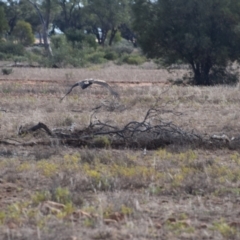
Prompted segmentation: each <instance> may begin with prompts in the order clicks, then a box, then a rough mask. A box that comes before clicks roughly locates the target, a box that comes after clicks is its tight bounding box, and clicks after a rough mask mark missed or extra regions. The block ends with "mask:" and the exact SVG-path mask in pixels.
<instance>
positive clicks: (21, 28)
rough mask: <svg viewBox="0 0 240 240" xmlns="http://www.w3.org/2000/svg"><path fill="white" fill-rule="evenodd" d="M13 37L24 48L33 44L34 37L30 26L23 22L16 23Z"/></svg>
mask: <svg viewBox="0 0 240 240" xmlns="http://www.w3.org/2000/svg"><path fill="white" fill-rule="evenodd" d="M13 35H14V36H15V38H16V39H17V40H19V42H20V43H22V44H23V45H24V46H29V45H32V44H33V43H34V35H33V32H32V26H31V25H30V23H27V22H25V21H18V22H17V24H16V26H15V27H14V31H13Z"/></svg>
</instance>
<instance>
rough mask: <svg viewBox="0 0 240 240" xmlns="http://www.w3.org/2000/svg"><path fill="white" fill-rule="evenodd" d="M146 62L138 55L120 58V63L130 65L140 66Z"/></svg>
mask: <svg viewBox="0 0 240 240" xmlns="http://www.w3.org/2000/svg"><path fill="white" fill-rule="evenodd" d="M145 61H146V58H145V57H143V56H140V55H125V56H123V58H122V62H124V63H127V64H130V65H140V64H143V63H144V62H145Z"/></svg>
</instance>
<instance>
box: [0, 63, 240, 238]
mask: <svg viewBox="0 0 240 240" xmlns="http://www.w3.org/2000/svg"><path fill="white" fill-rule="evenodd" d="M66 71H67V74H69V75H66ZM68 71H69V72H68ZM90 73H91V75H90ZM179 74H182V73H179ZM39 76H41V77H42V78H41V79H39ZM17 77H18V78H17ZM89 77H94V78H99V79H104V80H107V81H116V82H118V81H124V82H126V84H124V85H117V84H116V85H114V84H113V83H112V85H113V87H114V88H115V89H117V91H118V92H119V94H120V96H121V98H120V100H119V101H118V100H116V99H113V98H112V96H111V95H110V94H109V93H108V91H107V90H106V89H104V88H101V87H99V86H92V87H90V88H88V89H86V90H84V91H82V90H81V89H77V88H76V89H74V91H73V92H72V93H71V94H70V95H69V96H68V97H66V99H64V101H63V102H62V103H60V102H59V99H60V97H61V96H62V95H63V94H64V93H65V91H66V90H67V88H68V86H70V85H71V84H72V83H74V82H75V81H77V80H81V79H84V78H89ZM168 77H171V75H169V76H168V75H167V73H166V72H165V71H163V70H151V69H147V70H146V69H125V68H124V67H116V68H115V67H113V66H110V67H109V68H107V67H106V68H101V69H94V70H92V69H88V70H86V69H80V70H73V69H71V70H69V69H68V70H60V69H59V70H53V69H51V70H50V69H14V73H13V74H12V75H9V76H7V79H6V77H5V76H4V77H3V76H1V77H0V78H1V79H2V80H6V81H1V85H0V102H1V104H0V110H1V111H0V119H1V121H0V124H1V125H0V127H1V128H0V129H1V141H2V144H0V157H1V158H0V192H1V198H0V233H1V234H0V239H153V238H154V239H204V238H205V239H206V238H207V239H239V238H240V233H239V232H240V231H239V230H240V222H239V210H238V208H239V207H238V205H239V203H238V201H239V194H240V191H239V184H240V178H239V176H240V172H239V164H240V155H239V153H238V151H239V148H237V149H236V150H235V151H233V150H229V149H228V148H223V149H212V150H211V149H208V150H206V149H189V146H181V147H174V146H172V147H171V146H169V147H167V148H164V149H156V150H153V151H149V150H147V154H146V155H144V154H143V149H140V148H138V149H122V150H120V149H111V148H110V149H109V148H106V149H88V148H84V147H82V148H71V147H70V146H68V147H67V146H63V145H60V144H59V143H57V141H54V142H52V143H51V144H50V145H49V146H44V145H33V146H23V145H19V146H17V145H16V144H17V143H23V142H28V141H32V140H33V139H34V141H35V140H36V142H37V140H39V139H45V138H48V136H46V134H44V133H43V132H42V131H41V130H40V131H39V132H35V133H33V134H31V133H29V134H26V135H24V136H18V135H17V131H18V128H19V126H20V125H25V124H33V125H34V124H37V123H38V122H43V123H45V124H46V125H47V126H48V127H49V128H51V129H52V128H57V127H66V128H67V127H70V126H71V125H72V124H73V123H74V124H75V127H76V128H78V129H82V128H84V127H86V126H88V124H89V121H90V116H91V114H92V113H93V109H94V108H96V107H98V106H101V108H99V109H98V110H97V112H96V113H95V116H96V117H97V119H98V120H100V121H101V122H108V123H112V124H114V125H117V126H124V125H125V124H126V123H128V122H129V121H133V120H136V121H142V119H143V117H144V115H145V114H146V111H147V110H148V109H149V108H150V107H151V106H153V105H154V104H156V102H157V105H158V106H159V107H160V106H165V107H164V109H165V110H168V109H169V110H171V111H173V110H174V112H181V113H182V114H181V115H180V116H179V115H174V114H172V113H169V112H165V113H163V114H162V115H161V118H162V119H163V120H167V121H172V122H173V123H174V124H176V125H178V126H181V127H182V128H183V129H188V130H191V129H194V130H196V131H198V132H199V133H201V134H206V135H208V136H211V135H212V134H223V133H224V134H226V135H228V136H229V137H230V138H231V137H233V136H235V137H237V136H238V129H239V127H240V123H239V116H240V115H239V111H238V106H239V103H240V95H239V87H224V86H216V87H210V88H207V87H201V88H200V87H190V86H188V87H181V86H173V87H170V88H169V86H167V85H157V84H156V85H150V86H142V85H140V84H138V85H137V84H136V86H134V87H132V86H129V85H128V84H127V83H129V82H132V81H136V82H142V81H146V82H148V81H149V82H154V81H158V80H160V81H165V80H166V78H168ZM15 78H17V79H18V80H21V81H20V82H19V81H15ZM113 78H114V79H113ZM173 78H174V77H173ZM11 80H12V81H11ZM26 80H44V81H45V82H37V81H36V82H31V81H29V82H28V81H26ZM51 80H52V81H51ZM58 80H59V81H58ZM167 89H168V90H167ZM165 90H167V91H166V92H165V93H164V94H162V92H164V91H165ZM159 97H160V99H159ZM157 99H158V101H157ZM111 104H115V105H116V106H118V107H119V108H116V109H115V110H114V111H111V110H110V109H109V106H111ZM97 119H95V121H98V120H97ZM152 121H154V119H153V120H152ZM4 141H6V142H8V143H14V144H13V145H9V144H4Z"/></svg>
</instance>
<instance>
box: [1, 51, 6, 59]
mask: <svg viewBox="0 0 240 240" xmlns="http://www.w3.org/2000/svg"><path fill="white" fill-rule="evenodd" d="M0 60H1V61H2V60H7V55H6V54H4V53H1V52H0Z"/></svg>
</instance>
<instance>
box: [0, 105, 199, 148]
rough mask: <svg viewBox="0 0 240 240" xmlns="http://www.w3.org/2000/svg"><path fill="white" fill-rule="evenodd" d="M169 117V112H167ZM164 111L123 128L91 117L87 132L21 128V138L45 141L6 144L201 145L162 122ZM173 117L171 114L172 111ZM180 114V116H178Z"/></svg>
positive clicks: (152, 112) (157, 110)
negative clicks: (35, 136)
mask: <svg viewBox="0 0 240 240" xmlns="http://www.w3.org/2000/svg"><path fill="white" fill-rule="evenodd" d="M164 112H165V113H166V111H164ZM162 113H163V109H162V108H151V109H149V110H148V111H147V113H146V115H145V116H144V118H143V120H142V121H130V122H129V123H127V124H126V125H125V126H123V127H119V126H115V125H112V124H110V123H107V122H101V121H100V120H97V121H95V122H94V123H93V121H92V117H93V115H94V114H92V116H91V118H90V119H91V120H90V124H89V126H87V127H86V128H84V129H76V130H72V129H71V130H70V129H66V128H54V129H52V130H50V128H49V127H48V126H47V125H46V124H44V123H41V122H39V123H38V124H36V125H33V126H30V125H26V126H21V127H20V128H19V130H18V135H19V136H24V135H26V134H31V133H34V132H36V131H41V132H44V133H45V143H44V141H43V139H39V138H38V140H34V141H28V142H27V143H26V142H25V143H23V142H13V141H11V143H10V142H9V141H5V142H3V141H2V143H4V144H7V143H9V144H11V145H26V144H27V145H30V146H31V145H36V144H41V145H42V144H49V142H51V144H52V143H53V142H58V144H66V145H71V146H75V147H81V146H88V147H113V148H124V147H129V148H145V147H146V148H148V149H156V148H159V147H163V146H166V145H169V144H178V145H183V144H190V145H193V144H194V145H199V144H201V143H202V142H203V138H202V137H201V136H200V135H199V134H196V133H194V131H185V130H183V129H181V128H180V127H178V126H177V125H175V124H173V123H172V122H170V121H164V120H162V119H161V118H160V116H161V114H162ZM171 113H172V111H171ZM175 114H179V113H175Z"/></svg>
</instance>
